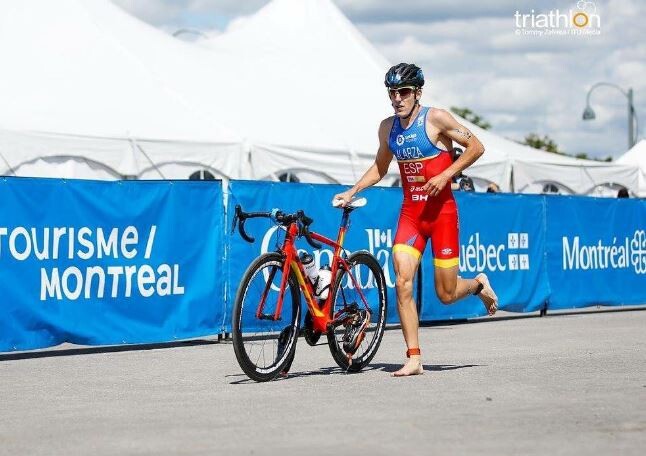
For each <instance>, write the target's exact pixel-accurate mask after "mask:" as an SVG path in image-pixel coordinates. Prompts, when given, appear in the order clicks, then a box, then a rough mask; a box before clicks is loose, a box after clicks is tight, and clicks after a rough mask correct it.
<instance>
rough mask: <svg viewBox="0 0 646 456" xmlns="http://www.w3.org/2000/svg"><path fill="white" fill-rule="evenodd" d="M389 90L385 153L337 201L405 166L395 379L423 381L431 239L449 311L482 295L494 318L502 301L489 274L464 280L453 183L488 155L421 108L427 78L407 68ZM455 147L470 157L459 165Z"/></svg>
mask: <svg viewBox="0 0 646 456" xmlns="http://www.w3.org/2000/svg"><path fill="white" fill-rule="evenodd" d="M385 84H386V87H387V89H388V95H389V96H390V102H391V105H392V107H393V109H394V111H395V115H394V116H391V117H389V118H387V119H385V120H383V121H382V122H381V125H380V126H379V150H378V151H377V156H376V158H375V162H374V163H373V165H372V166H371V167H370V168H368V170H367V171H366V172H365V174H364V175H363V176H362V177H361V179H359V181H358V182H357V183H356V184H355V185H354V186H353V187H352V188H351V189H349V190H347V191H345V192H343V193H340V194H338V195H336V196H335V197H334V199H340V200H342V205H345V204H347V203H349V201H350V200H351V198H352V197H353V196H354V195H355V194H356V193H358V192H359V191H361V190H363V189H364V188H366V187H370V186H371V185H374V184H376V183H377V182H379V181H380V180H381V179H382V178H383V177H384V176H385V175H386V173H387V171H388V166H389V165H390V162H391V161H392V158H393V156H394V157H395V158H396V159H397V162H398V164H399V171H400V174H401V182H402V187H403V190H404V201H403V204H402V208H401V213H400V216H399V223H398V227H397V234H396V235H395V241H394V246H393V262H394V265H395V274H396V275H397V281H396V289H397V310H398V312H399V318H400V321H401V325H402V332H403V333H404V339H405V341H406V347H407V351H406V356H407V357H408V361H407V362H406V363H405V364H404V366H403V367H402V368H401V369H399V370H398V371H397V372H395V373H394V374H393V375H394V376H397V377H399V376H407V375H415V374H421V373H423V367H422V361H421V352H420V349H419V334H418V332H419V318H418V315H417V307H416V306H415V301H414V299H413V278H414V277H415V272H416V271H417V268H418V266H419V261H420V258H421V256H422V252H423V251H424V248H425V246H426V242H427V240H428V239H429V238H430V239H431V246H432V249H433V256H434V258H435V259H434V264H435V291H436V293H437V296H438V298H439V299H440V301H441V302H442V303H444V304H452V303H454V302H455V301H457V300H459V299H461V298H464V297H466V296H468V295H470V294H474V295H477V296H478V297H480V299H481V300H482V302H483V304H484V305H485V307H486V309H487V312H488V313H489V315H493V314H494V313H495V312H496V310H497V308H498V298H497V296H496V294H495V293H494V291H493V289H492V288H491V286H490V284H489V280H488V279H487V276H486V275H485V274H484V273H481V274H478V275H477V276H476V277H475V278H474V279H463V278H461V277H459V276H458V255H459V243H458V211H457V206H456V204H455V200H454V199H453V194H452V192H451V185H450V182H451V178H452V177H453V176H454V175H456V174H459V173H461V172H462V171H463V170H464V169H465V168H467V167H468V166H470V165H471V164H472V163H473V162H475V161H476V160H477V159H478V158H479V157H480V156H481V155H482V154H483V153H484V147H483V146H482V144H481V143H480V141H479V140H478V139H477V138H476V137H475V136H474V135H473V133H471V132H470V131H469V130H468V129H467V128H465V127H464V126H462V125H460V124H459V123H458V122H457V121H456V120H455V119H454V118H453V116H451V114H449V113H448V112H447V111H445V110H443V109H437V108H430V107H423V106H420V104H419V100H420V98H421V96H422V86H423V85H424V75H423V73H422V70H421V69H420V68H418V67H417V66H415V65H413V64H406V63H400V64H398V65H395V66H393V67H392V68H390V69H389V70H388V72H387V73H386V78H385ZM452 141H456V142H457V143H458V144H460V145H462V146H463V147H464V148H465V150H464V153H463V154H462V155H461V156H460V157H459V158H458V159H457V160H455V162H453V160H452V157H451V154H450V153H449V152H448V151H452V150H453V145H452Z"/></svg>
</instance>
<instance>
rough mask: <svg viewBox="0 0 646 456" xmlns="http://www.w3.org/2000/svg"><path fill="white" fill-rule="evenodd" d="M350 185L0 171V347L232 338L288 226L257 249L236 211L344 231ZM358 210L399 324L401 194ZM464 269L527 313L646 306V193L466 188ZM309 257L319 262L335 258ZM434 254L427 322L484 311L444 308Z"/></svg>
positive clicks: (259, 228)
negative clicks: (301, 216) (235, 320)
mask: <svg viewBox="0 0 646 456" xmlns="http://www.w3.org/2000/svg"><path fill="white" fill-rule="evenodd" d="M346 188H347V186H340V185H319V184H294V183H281V182H256V181H232V182H230V184H229V187H228V188H227V193H228V194H227V197H228V200H227V211H226V215H225V211H224V203H223V202H224V197H225V195H223V192H222V186H221V183H220V182H191V181H160V182H155V181H121V182H105V181H75V180H58V179H29V178H1V179H0V214H2V215H1V217H2V219H1V220H0V290H2V303H1V304H0V351H10V350H27V349H34V348H40V347H47V346H52V345H57V344H59V343H62V342H72V343H76V344H84V345H109V344H123V343H149V342H168V341H172V340H175V339H180V338H191V337H200V336H204V335H213V334H218V333H221V332H230V331H231V316H232V315H231V309H232V306H233V302H234V299H235V294H236V291H237V289H238V285H239V284H240V280H241V277H242V275H243V273H244V271H245V270H246V268H247V267H248V266H249V264H250V263H251V262H252V261H253V259H254V258H256V257H257V256H258V255H260V254H261V253H263V252H270V251H275V250H276V248H277V245H278V244H279V243H280V240H282V235H281V231H280V230H279V229H278V228H277V227H276V226H274V225H273V224H272V223H271V222H270V221H269V220H267V219H255V220H251V221H249V222H247V230H248V232H249V233H250V234H251V235H253V236H255V237H256V242H255V243H253V244H249V243H247V242H245V241H244V240H243V239H242V238H241V237H240V236H239V234H238V233H232V232H231V222H232V220H233V212H234V211H233V208H234V207H235V205H236V204H241V205H242V207H243V209H244V210H246V211H268V210H270V209H272V208H280V209H282V210H284V211H287V212H292V211H296V210H298V209H303V210H305V212H306V213H307V214H308V215H310V216H312V217H313V218H314V219H315V223H314V225H313V229H314V230H315V231H317V232H319V233H321V234H323V235H326V236H327V237H330V238H332V239H334V238H335V237H336V234H337V231H338V227H339V223H340V220H341V211H339V210H338V209H334V208H332V207H331V205H330V201H331V199H332V197H333V195H335V194H336V193H339V192H341V191H343V190H345V189H346ZM362 196H366V197H367V199H368V205H367V206H366V207H364V208H361V209H359V210H357V211H355V212H354V213H353V214H352V217H351V228H350V230H349V232H348V234H347V236H346V240H345V248H346V249H347V250H348V251H356V250H368V251H370V252H371V253H372V254H374V255H375V257H376V258H377V260H378V262H379V264H380V265H381V266H382V267H383V269H384V274H385V277H386V283H387V285H388V298H389V308H388V322H390V323H393V322H397V321H398V314H397V304H396V299H395V274H394V270H393V264H392V258H391V255H392V251H391V249H392V242H393V239H394V235H395V232H396V228H397V218H398V215H399V209H400V205H401V199H402V194H401V189H397V188H383V187H380V188H370V189H367V190H364V191H363V192H362ZM456 199H457V201H458V206H459V214H460V266H459V268H460V275H461V276H462V277H465V278H470V277H474V276H475V275H476V274H477V273H478V272H481V271H482V272H486V273H487V275H488V276H489V278H490V280H491V282H492V284H493V286H494V287H495V289H496V291H497V293H498V295H499V298H500V304H501V309H503V310H508V311H513V312H530V311H535V310H539V309H566V308H576V307H584V306H590V305H596V304H602V305H628V304H644V303H646V287H645V286H644V283H646V282H645V281H644V278H645V277H646V201H644V200H632V199H631V200H616V199H605V198H604V199H600V198H588V197H562V196H547V197H546V196H532V195H509V194H495V195H494V194H471V193H457V194H456ZM297 247H298V248H299V249H302V250H306V251H308V252H311V253H313V255H314V257H315V260H316V262H317V264H318V266H321V265H325V264H329V260H330V258H331V257H332V251H331V250H329V249H320V250H314V249H313V248H312V247H311V246H309V245H308V244H307V243H306V242H305V241H304V240H302V239H301V240H300V241H299V243H298V245H297ZM433 276H434V269H433V261H432V258H431V255H430V249H429V248H428V247H427V250H426V252H425V255H424V257H423V260H422V267H421V282H420V283H419V289H420V292H421V296H420V299H419V306H420V320H422V321H431V320H447V319H458V318H459V319H462V318H470V317H475V316H481V315H484V314H485V309H484V307H483V306H482V303H481V302H480V301H479V300H478V299H477V298H475V297H469V298H467V299H465V300H463V301H460V302H458V303H456V304H454V305H449V306H445V305H442V304H441V303H439V301H438V300H437V297H436V295H435V290H434V280H433Z"/></svg>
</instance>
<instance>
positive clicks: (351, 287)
mask: <svg viewBox="0 0 646 456" xmlns="http://www.w3.org/2000/svg"><path fill="white" fill-rule="evenodd" d="M348 265H349V266H350V269H349V270H347V271H346V270H340V271H339V274H338V275H337V277H336V280H335V282H334V288H333V290H332V293H333V295H332V302H333V305H332V308H331V311H330V313H331V315H330V317H331V318H334V317H335V316H336V315H338V314H339V313H340V312H343V311H344V310H345V309H348V308H350V307H352V306H356V307H357V308H358V309H366V310H369V311H370V322H369V323H368V326H367V328H366V332H365V337H364V338H363V340H362V341H361V344H360V345H359V347H358V348H357V350H356V351H355V352H354V353H353V354H352V357H351V358H349V357H348V353H346V351H345V350H344V348H343V334H344V328H343V326H340V327H338V328H337V329H336V330H335V331H329V332H328V334H327V337H328V345H329V347H330V352H331V353H332V357H333V358H334V361H336V363H337V364H338V365H339V367H341V368H342V369H344V370H346V371H350V372H358V371H360V370H361V369H363V368H364V367H365V366H366V365H368V363H370V361H371V360H372V358H374V356H375V354H376V353H377V349H378V348H379V345H380V344H381V339H382V337H383V335H384V329H385V325H386V309H387V301H386V299H387V298H386V279H385V278H384V273H383V270H382V269H381V266H379V262H378V261H377V260H376V259H375V257H374V256H372V255H371V254H370V253H369V252H364V251H361V252H355V253H353V254H352V255H350V257H349V258H348ZM350 359H352V362H350Z"/></svg>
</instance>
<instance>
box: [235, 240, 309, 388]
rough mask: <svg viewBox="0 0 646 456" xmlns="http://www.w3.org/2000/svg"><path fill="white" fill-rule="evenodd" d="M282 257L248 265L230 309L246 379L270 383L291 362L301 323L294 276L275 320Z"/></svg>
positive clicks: (269, 256) (264, 258) (264, 257)
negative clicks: (231, 309) (247, 377)
mask: <svg viewBox="0 0 646 456" xmlns="http://www.w3.org/2000/svg"><path fill="white" fill-rule="evenodd" d="M284 262H285V261H284V257H283V256H282V255H281V254H280V253H275V252H273V253H266V254H264V255H261V256H260V257H258V258H257V259H256V260H255V261H254V262H253V263H251V264H250V265H249V267H248V268H247V271H246V272H245V273H244V276H243V277H242V280H241V282H240V287H239V288H238V292H237V294H236V299H235V304H234V308H233V321H232V336H233V349H234V351H235V354H236V358H237V359H238V364H240V367H241V368H242V370H243V371H244V373H245V374H247V375H248V376H249V378H251V379H253V380H256V381H258V382H265V381H268V380H272V379H274V378H276V377H277V376H278V374H280V373H281V372H282V371H284V370H286V369H287V368H288V367H289V365H290V364H291V362H292V360H293V359H294V353H295V350H296V341H297V339H298V330H299V328H298V325H299V321H300V309H301V305H300V289H299V287H298V282H297V280H296V277H294V274H293V273H292V272H291V270H290V273H289V276H288V278H287V285H286V286H285V291H284V294H283V301H282V310H281V312H280V315H279V316H278V318H275V313H276V310H277V305H278V301H279V297H280V284H281V281H282V278H283V265H284Z"/></svg>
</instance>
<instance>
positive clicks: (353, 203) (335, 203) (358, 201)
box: [332, 197, 368, 209]
mask: <svg viewBox="0 0 646 456" xmlns="http://www.w3.org/2000/svg"><path fill="white" fill-rule="evenodd" d="M366 204H368V200H367V199H366V198H364V197H361V198H352V199H351V200H350V202H349V203H348V205H347V206H346V207H349V208H351V209H356V208H358V207H363V206H365V205H366ZM332 207H339V208H341V207H342V206H341V200H340V199H333V200H332Z"/></svg>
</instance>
